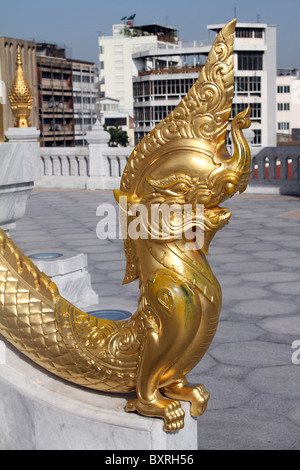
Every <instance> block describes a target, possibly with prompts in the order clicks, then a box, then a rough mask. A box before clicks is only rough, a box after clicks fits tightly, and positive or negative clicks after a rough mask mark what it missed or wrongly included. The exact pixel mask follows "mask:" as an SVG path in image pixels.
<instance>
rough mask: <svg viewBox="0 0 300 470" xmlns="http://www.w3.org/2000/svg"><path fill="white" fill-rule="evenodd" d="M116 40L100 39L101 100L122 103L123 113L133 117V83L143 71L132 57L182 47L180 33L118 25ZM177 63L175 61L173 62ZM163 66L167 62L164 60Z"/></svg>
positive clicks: (114, 28) (152, 26)
mask: <svg viewBox="0 0 300 470" xmlns="http://www.w3.org/2000/svg"><path fill="white" fill-rule="evenodd" d="M112 30H113V31H112V33H113V34H112V36H99V62H100V72H99V76H100V86H101V97H102V98H103V97H109V98H113V99H116V100H118V101H119V102H120V111H121V112H126V113H128V114H129V115H130V116H133V91H132V79H133V77H134V76H137V75H138V72H139V69H140V68H141V67H143V65H144V64H143V59H142V60H135V61H133V60H132V55H133V54H134V53H138V52H139V51H143V50H148V49H152V48H155V49H156V48H166V47H168V48H170V49H174V48H176V47H178V37H177V31H176V30H175V29H174V28H170V27H165V26H160V25H144V26H135V27H133V26H132V24H130V23H129V24H126V25H125V24H115V25H113V27H112ZM171 60H174V59H171ZM162 63H163V65H166V60H165V59H163V61H162Z"/></svg>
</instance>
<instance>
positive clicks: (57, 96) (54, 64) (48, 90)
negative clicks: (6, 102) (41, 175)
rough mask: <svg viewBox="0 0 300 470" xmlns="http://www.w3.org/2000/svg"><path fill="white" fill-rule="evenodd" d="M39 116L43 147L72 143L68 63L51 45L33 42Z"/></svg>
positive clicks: (70, 89) (71, 97) (71, 90)
mask: <svg viewBox="0 0 300 470" xmlns="http://www.w3.org/2000/svg"><path fill="white" fill-rule="evenodd" d="M37 49H38V54H37V69H38V88H39V117H40V131H41V144H42V145H43V146H44V147H59V146H62V147H70V146H73V145H74V140H75V139H74V110H73V84H72V64H71V62H70V61H68V60H67V59H66V57H65V50H64V49H59V48H58V47H57V46H56V45H55V44H38V45H37Z"/></svg>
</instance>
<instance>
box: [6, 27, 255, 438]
mask: <svg viewBox="0 0 300 470" xmlns="http://www.w3.org/2000/svg"><path fill="white" fill-rule="evenodd" d="M235 24H236V20H234V21H232V22H230V23H229V24H228V25H226V26H225V27H224V28H223V29H222V30H221V31H220V33H219V34H218V35H217V37H216V39H215V41H214V44H213V46H212V49H211V51H210V53H209V55H208V58H207V61H206V64H205V66H204V67H203V69H202V70H201V73H200V75H199V78H198V80H197V81H196V82H195V84H194V85H193V86H192V88H191V89H190V91H189V92H188V94H187V95H186V96H185V98H183V100H182V101H181V102H180V103H179V105H178V106H177V107H176V108H175V109H174V110H173V111H172V112H171V113H170V114H169V115H168V116H167V117H166V118H165V119H164V120H163V121H162V122H161V123H159V124H158V125H157V126H156V127H155V128H154V129H153V130H152V131H151V132H150V133H149V134H147V136H145V137H144V139H143V140H142V141H141V142H140V143H139V144H138V145H137V146H136V148H135V149H134V150H133V152H132V154H131V156H130V157H129V160H128V162H127V165H126V167H125V170H124V173H123V176H122V179H121V186H120V190H118V191H115V197H116V199H117V201H118V202H119V203H120V205H121V197H125V198H126V201H127V202H128V206H129V208H134V207H136V206H137V205H139V204H143V207H146V209H147V210H148V211H149V212H150V210H151V207H152V205H153V204H157V203H159V204H165V205H167V206H171V205H172V204H174V203H176V204H177V206H179V207H184V206H185V205H187V204H188V205H190V207H191V208H192V209H191V214H190V217H189V220H190V228H191V230H193V229H195V228H197V224H198V219H197V217H196V215H195V207H196V206H197V205H201V206H202V207H203V208H204V216H203V219H202V221H201V223H200V222H199V223H200V225H201V227H202V230H203V232H204V242H203V246H194V248H193V249H190V250H187V249H186V243H187V238H188V237H187V234H185V233H184V236H183V237H182V238H176V237H175V232H176V230H177V229H178V227H177V226H176V227H175V226H174V224H173V225H172V224H171V225H172V227H171V231H170V236H169V237H168V238H167V239H157V238H155V237H154V238H153V237H151V236H149V237H145V238H137V239H136V238H134V237H131V236H130V233H129V232H130V231H129V223H130V221H132V220H133V221H135V220H136V216H135V215H132V216H131V217H128V225H127V232H128V233H127V237H126V238H125V239H124V248H125V254H126V260H127V265H126V273H125V279H124V283H128V282H131V281H133V280H135V279H139V285H140V297H139V302H138V308H137V310H136V312H135V313H134V314H133V315H132V317H131V318H130V319H128V320H124V321H109V320H104V319H100V318H95V317H93V316H90V315H88V314H87V313H84V312H82V311H80V310H79V309H78V308H76V307H75V306H73V305H71V304H70V303H69V302H68V301H67V300H66V299H64V298H62V297H61V296H60V294H59V291H58V288H57V286H56V285H55V284H54V283H53V282H52V281H51V280H50V279H49V278H48V277H47V276H46V275H45V274H43V273H41V272H39V270H38V269H37V267H36V266H35V265H34V264H33V263H32V262H31V261H30V260H29V259H28V258H27V257H25V256H24V255H23V253H22V252H21V251H20V250H19V249H18V248H17V247H16V246H15V245H14V243H13V241H12V240H10V239H9V238H7V236H6V234H5V233H4V232H3V231H1V232H0V289H1V292H0V293H1V295H0V333H1V334H2V335H3V336H4V337H5V338H6V339H7V340H8V341H9V342H11V343H12V344H13V345H14V346H15V347H16V348H17V349H18V350H19V351H21V352H22V353H24V354H25V355H26V356H28V357H29V358H31V359H32V360H33V361H35V362H36V363H37V364H39V365H40V366H42V367H44V368H45V369H46V370H48V371H50V372H53V373H54V374H56V375H58V376H59V377H62V378H64V379H66V380H69V381H71V382H73V383H75V384H79V385H81V386H85V387H89V388H91V389H94V390H100V391H107V392H117V393H120V392H136V398H134V399H131V400H129V401H128V403H127V406H126V411H128V412H131V411H137V412H139V413H140V414H142V415H145V416H154V417H159V418H162V419H163V420H164V429H165V430H166V431H176V430H178V429H181V428H182V427H183V425H184V412H183V410H182V407H181V404H180V401H181V400H183V401H188V402H190V403H191V414H192V416H200V415H201V414H202V413H203V412H204V411H205V409H206V406H207V401H208V398H209V394H208V392H207V391H206V389H205V387H204V386H203V385H202V384H199V385H197V384H196V385H193V384H189V383H188V381H187V378H186V376H187V374H188V373H189V372H190V371H191V370H192V369H193V368H194V367H195V366H196V364H197V363H198V362H199V361H200V360H201V359H202V357H203V356H204V354H205V353H206V351H207V349H208V348H209V346H210V344H211V342H212V340H213V337H214V335H215V332H216V329H217V325H218V321H219V315H220V311H221V302H222V294H221V288H220V285H219V283H218V281H217V279H216V278H215V276H214V275H213V273H212V270H211V268H210V266H209V264H208V262H207V259H206V255H207V254H208V249H209V244H210V242H211V240H212V238H213V237H214V235H215V234H216V232H217V231H218V230H220V229H222V228H223V227H225V225H226V224H228V222H229V219H230V216H231V213H230V211H227V209H225V208H221V207H220V206H219V204H221V203H222V202H224V201H225V200H226V199H228V198H229V197H231V196H233V194H235V193H236V192H243V191H244V190H245V189H246V187H247V183H248V181H249V179H250V174H251V171H250V150H249V147H248V144H247V141H246V139H245V137H244V136H243V133H242V130H243V129H245V128H247V127H249V126H250V119H249V115H250V108H249V107H248V108H247V109H246V110H245V111H243V112H242V113H240V114H238V115H237V116H235V118H234V119H233V121H232V125H231V134H232V139H233V144H234V153H233V156H231V155H229V153H228V152H227V150H226V146H225V135H226V132H227V126H228V121H229V116H230V110H231V103H232V97H233V84H234V81H233V79H234V77H233V41H234V31H235ZM19 73H20V72H19ZM23 96H24V95H23ZM27 96H28V101H27V103H29V101H30V100H29V92H28V95H27ZM128 206H127V207H128ZM126 210H127V209H126ZM136 213H137V212H135V214H136ZM133 214H134V213H133ZM151 222H152V221H151ZM152 228H153V227H151V223H150V225H148V226H147V227H146V230H148V233H149V235H151V233H152ZM158 229H159V230H160V226H159V227H158ZM189 241H190V240H189ZM116 295H117V292H116Z"/></svg>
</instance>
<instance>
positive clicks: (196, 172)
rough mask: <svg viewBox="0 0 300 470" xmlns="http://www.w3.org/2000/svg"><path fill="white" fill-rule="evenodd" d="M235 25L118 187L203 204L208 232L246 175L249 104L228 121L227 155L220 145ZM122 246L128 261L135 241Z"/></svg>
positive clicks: (132, 195) (149, 199)
mask: <svg viewBox="0 0 300 470" xmlns="http://www.w3.org/2000/svg"><path fill="white" fill-rule="evenodd" d="M235 25H236V20H234V21H232V22H230V23H228V24H227V25H226V26H225V27H224V28H223V29H222V30H221V31H220V32H219V34H218V35H217V37H216V39H215V41H214V44H213V46H212V48H211V51H210V53H209V55H208V58H207V60H206V63H205V65H204V67H203V68H202V70H201V72H200V75H199V77H198V79H197V80H196V82H195V83H194V85H193V86H192V88H191V89H190V90H189V92H188V93H187V95H186V96H185V97H184V98H183V99H182V101H181V102H180V103H179V104H178V106H177V107H176V108H175V109H174V110H173V111H172V112H171V113H170V114H169V115H168V116H167V117H166V118H165V119H164V120H163V121H161V122H160V123H159V124H158V125H157V126H156V127H155V128H154V129H153V130H152V131H151V132H150V133H149V134H147V135H146V136H145V137H144V138H143V139H142V141H141V142H140V143H139V144H138V145H137V146H136V148H135V149H134V151H133V152H132V154H131V155H130V157H129V160H128V163H127V165H126V167H125V170H124V172H123V175H122V179H121V186H120V191H121V192H122V194H124V195H126V194H127V195H128V196H129V199H130V200H131V201H132V203H134V204H136V203H137V202H139V203H143V204H146V205H149V204H151V203H154V202H156V203H157V202H160V203H167V204H174V203H177V204H181V205H182V204H191V205H192V206H193V207H195V206H196V205H202V206H203V208H204V230H205V231H206V232H207V233H209V237H212V236H213V235H214V233H215V232H216V231H217V230H220V229H221V228H222V227H223V226H224V225H226V224H227V223H228V221H229V218H230V215H231V214H230V212H228V211H227V210H226V209H222V208H221V207H220V206H219V205H220V204H221V203H222V202H224V201H225V200H226V199H228V198H229V197H231V196H233V194H235V193H236V192H237V191H239V192H243V191H244V190H245V189H246V187H247V183H248V181H249V179H250V174H251V172H250V170H249V168H250V150H249V147H248V144H247V141H246V139H245V138H244V136H243V133H242V130H243V129H245V128H247V127H249V126H250V118H249V116H250V107H248V108H247V109H246V110H245V111H243V112H242V113H240V114H239V115H237V116H236V117H235V118H234V119H233V121H232V124H231V135H232V140H233V146H234V153H233V155H232V156H231V155H230V154H229V153H228V151H227V149H226V145H225V138H226V133H227V130H228V123H229V118H230V112H231V104H232V99H233V88H234V73H233V42H234V32H235ZM117 193H118V192H116V193H115V195H116V197H117V198H118V194H117ZM209 237H208V238H209ZM126 246H127V251H128V247H129V246H130V257H131V265H132V264H133V262H132V260H133V259H134V256H133V254H132V253H133V252H134V244H132V243H130V241H129V242H128V241H127V242H126V244H125V253H126ZM126 256H127V254H126ZM127 260H128V256H127ZM137 276H138V274H137V273H136V277H137ZM133 277H134V276H133ZM136 277H135V278H136Z"/></svg>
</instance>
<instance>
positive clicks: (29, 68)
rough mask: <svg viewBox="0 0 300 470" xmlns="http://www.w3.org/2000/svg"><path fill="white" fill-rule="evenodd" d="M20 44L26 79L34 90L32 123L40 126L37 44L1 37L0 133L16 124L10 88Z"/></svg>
mask: <svg viewBox="0 0 300 470" xmlns="http://www.w3.org/2000/svg"><path fill="white" fill-rule="evenodd" d="M18 45H19V46H20V52H21V59H22V63H23V65H22V66H23V70H24V73H25V76H26V80H27V82H28V84H29V86H30V88H31V90H32V94H33V101H32V111H31V115H30V122H31V125H32V126H34V127H39V111H38V109H39V101H38V83H37V69H36V44H35V42H33V41H24V40H23V39H16V38H8V37H0V80H1V82H0V83H1V93H0V94H1V95H2V98H1V106H0V108H1V109H0V135H2V137H3V135H4V133H5V131H7V129H8V128H9V127H13V126H14V116H13V114H12V111H11V108H10V103H9V98H8V94H9V89H10V87H11V85H12V83H13V80H14V77H15V73H16V62H17V47H18Z"/></svg>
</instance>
